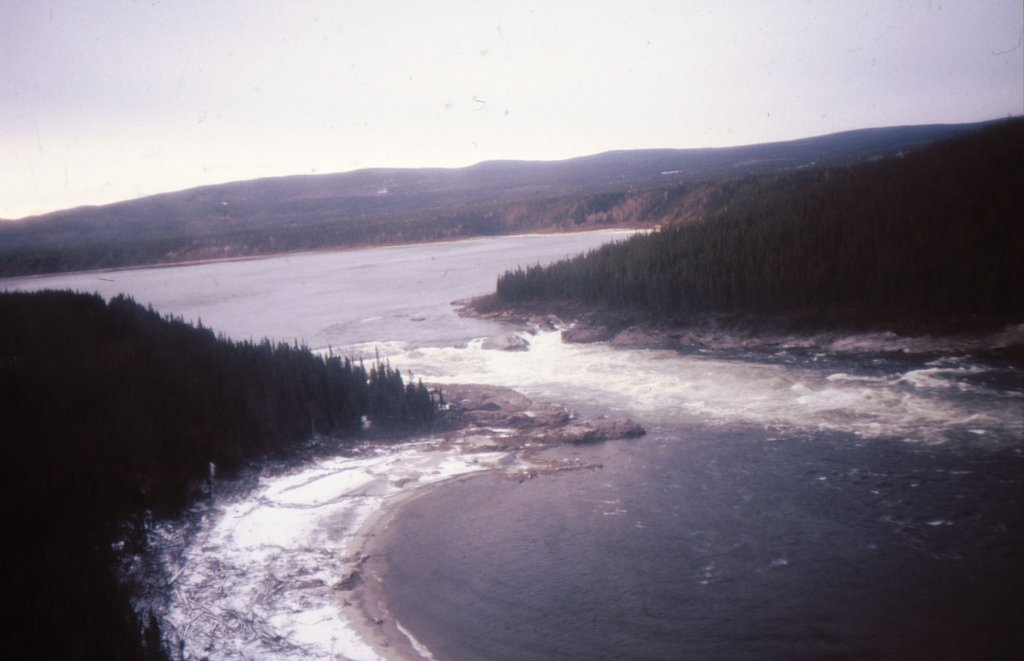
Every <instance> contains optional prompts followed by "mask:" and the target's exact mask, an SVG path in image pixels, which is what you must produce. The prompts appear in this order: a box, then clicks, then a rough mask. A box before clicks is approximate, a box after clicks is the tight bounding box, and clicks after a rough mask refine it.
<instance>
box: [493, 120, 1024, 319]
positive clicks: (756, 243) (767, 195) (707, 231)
mask: <svg viewBox="0 0 1024 661" xmlns="http://www.w3.org/2000/svg"><path fill="white" fill-rule="evenodd" d="M716 193H717V194H718V195H720V196H723V199H722V200H720V202H719V203H718V206H720V210H719V211H717V212H715V213H712V214H710V215H709V216H707V217H706V218H704V219H703V220H702V221H700V222H690V223H672V224H669V225H667V226H665V227H663V228H661V229H660V231H656V232H652V233H649V234H647V235H640V236H634V237H633V238H631V239H629V240H626V241H624V242H621V243H618V244H613V245H608V246H604V247H602V248H599V249H596V250H594V251H591V252H590V253H588V254H586V255H584V256H580V257H577V258H573V259H568V260H564V261H561V262H558V263H555V264H553V265H550V266H547V267H540V266H532V267H528V268H525V269H524V268H519V269H516V270H514V271H510V272H507V273H505V274H504V275H503V276H501V277H500V278H499V279H498V283H497V299H498V301H499V302H500V303H502V304H506V305H509V304H511V305H522V304H528V303H537V302H546V303H552V302H559V301H562V302H572V303H577V304H578V303H583V304H587V305H592V306H598V307H599V308H600V309H604V310H607V311H618V312H621V313H626V314H630V315H633V316H634V317H639V318H643V319H646V320H650V321H656V322H665V323H670V324H682V323H687V322H689V321H693V320H695V319H697V318H699V317H701V316H702V315H707V314H712V313H713V314H718V313H725V314H735V315H747V316H755V317H756V316H762V317H770V316H778V315H798V316H800V317H801V318H803V319H804V320H810V322H811V323H822V324H827V323H834V322H842V323H845V324H849V323H854V324H856V323H866V324H867V323H872V322H875V321H886V320H889V321H891V320H897V321H899V320H913V319H922V320H923V319H940V318H952V317H956V318H958V319H961V320H962V319H967V318H975V319H998V320H1020V319H1022V318H1024V297H1022V296H1021V295H1020V294H1021V292H1022V291H1024V266H1022V259H1021V258H1022V256H1024V215H1022V213H1021V210H1022V209H1024V121H1022V120H1020V119H1016V120H1011V121H1007V122H1005V123H1002V124H999V125H997V126H994V127H990V128H987V129H985V130H983V131H981V132H979V133H977V134H973V135H970V136H967V137H961V138H956V139H953V140H950V141H947V142H943V143H940V144H937V145H934V146H932V147H929V148H926V149H924V150H921V151H918V152H914V153H910V154H907V155H905V156H901V157H897V158H889V159H885V160H882V161H878V162H874V163H869V164H863V165H856V166H850V167H833V168H822V169H813V170H811V169H808V170H803V171H798V172H785V173H774V174H764V175H752V176H746V177H739V178H735V179H733V180H731V181H729V182H728V183H725V184H723V185H721V186H719V187H718V188H717V189H716Z"/></svg>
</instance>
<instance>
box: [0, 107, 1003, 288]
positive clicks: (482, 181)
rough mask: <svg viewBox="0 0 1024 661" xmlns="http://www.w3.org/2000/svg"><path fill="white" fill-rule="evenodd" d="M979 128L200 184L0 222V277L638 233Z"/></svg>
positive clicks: (882, 131) (895, 130) (896, 130)
mask: <svg viewBox="0 0 1024 661" xmlns="http://www.w3.org/2000/svg"><path fill="white" fill-rule="evenodd" d="M989 123H990V122H983V123H977V124H955V125H924V126H903V127H889V128H875V129H863V130H857V131H848V132H843V133H836V134H832V135H826V136H821V137H814V138H807V139H802V140H794V141H787V142H777V143H768V144H759V145H750V146H742V147H728V148H718V149H659V150H630V151H615V152H607V153H603V154H597V155H593V156H584V157H579V158H573V159H568V160H564V161H548V162H540V161H488V162H484V163H479V164H477V165H473V166H470V167H466V168H458V169H367V170H357V171H353V172H346V173H340V174H324V175H303V176H292V177H278V178H269V179H258V180H252V181H242V182H233V183H227V184H219V185H213V186H204V187H200V188H194V189H189V190H185V191H179V192H173V193H164V194H160V195H153V196H149V197H145V198H139V199H135V200H129V201H124V202H118V203H115V204H108V205H103V206H94V207H79V208H75V209H70V210H64V211H58V212H54V213H50V214H46V215H41V216H34V217H29V218H24V219H21V220H16V221H4V222H0V276H14V275H26V274H40V273H51V272H61V271H73V270H90V269H99V268H117V267H126V266H139V265H148V264H163V263H174V262H186V261H195V260H208V259H225V258H234V257H247V256H257V255H267V254H276V253H283V252H293V251H305V250H320V249H329V248H338V247H344V246H356V245H368V244H383V243H403V242H415V241H434V240H447V239H455V238H462V237H469V236H480V235H493V234H507V233H515V232H522V231H545V230H560V231H568V230H574V229H593V228H596V227H601V226H612V225H615V226H650V225H654V224H660V223H664V222H671V221H680V220H687V219H692V218H696V217H701V216H703V215H706V214H707V213H709V212H711V211H714V210H715V207H714V205H715V203H716V197H717V196H716V195H715V191H716V190H717V189H718V187H720V186H721V185H723V184H725V183H727V182H728V181H729V180H730V179H732V178H734V177H737V176H743V175H749V174H756V173H766V172H773V171H781V170H792V169H806V168H813V167H820V166H835V165H843V164H852V163H859V162H865V161H872V160H878V159H881V158H885V157H889V156H893V155H896V154H899V153H906V152H909V151H913V150H915V149H918V148H920V147H923V146H925V145H928V144H931V143H933V142H936V141H938V140H942V139H945V138H949V137H952V136H955V135H959V134H963V133H967V132H971V131H976V130H978V129H980V128H982V127H984V126H985V125H987V124H989Z"/></svg>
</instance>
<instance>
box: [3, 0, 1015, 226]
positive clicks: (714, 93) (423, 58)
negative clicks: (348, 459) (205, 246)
mask: <svg viewBox="0 0 1024 661" xmlns="http://www.w3.org/2000/svg"><path fill="white" fill-rule="evenodd" d="M0 19H2V20H0V26H2V27H0V29H2V28H6V30H4V32H5V34H4V38H3V40H2V42H3V43H2V44H0V59H2V60H3V61H4V63H5V64H4V65H3V76H2V78H0V189H2V190H3V191H4V192H3V194H2V195H0V218H5V219H20V218H24V217H28V216H33V215H39V214H44V213H48V212H52V211H58V210H63V209H68V208H73V207H78V206H85V205H98V204H107V203H112V202H117V201H123V200H128V199H134V198H138V197H145V196H148V195H153V194H159V193H165V192H173V191H178V190H185V189H189V188H194V187H197V186H205V185H213V184H218V183H226V182H231V181H241V180H251V179H258V178H264V177H275V176H291V175H303V174H328V173H339V172H349V171H353V170H359V169H364V168H377V167H380V168H424V167H441V168H452V167H465V166H468V165H472V164H475V163H479V162H483V161H490V160H534V161H550V160H560V159H565V158H574V157H579V156H586V155H591V154H597V153H602V152H606V151H614V150H625V149H663V148H665V149H687V148H703V147H730V146H737V145H748V144H759V143H766V142H778V141H785V140H793V139H800V138H807V137H814V136H819V135H826V134H830V133H837V132H841V131H847V130H857V129H865V128H876V127H884V126H900V125H921V124H959V123H969V122H978V121H986V120H994V119H1003V118H1007V117H1013V116H1019V115H1021V114H1022V113H1024V82H1022V80H1024V49H1022V37H1024V8H1022V7H1021V4H1020V3H1019V2H996V1H992V2H943V3H941V4H940V3H937V2H932V3H930V2H896V3H894V2H858V3H844V4H842V5H836V4H835V3H828V2H795V1H792V2H777V3H771V4H766V5H762V4H751V3H745V2H741V1H736V2H727V3H703V2H644V3H618V2H603V3H586V4H579V3H568V4H562V3H560V4H558V5H557V6H554V7H552V6H549V5H547V4H543V3H538V4H531V3H524V4H521V5H516V6H515V7H507V6H502V5H500V4H497V3H489V2H483V3H472V2H445V3H440V4H436V5H433V6H432V7H430V8H427V7H424V6H420V5H406V4H403V3H400V2H393V3H388V2H385V3H374V4H372V5H371V4H370V3H356V4H353V5H351V6H342V5H339V4H338V3H329V2H308V3H301V4H296V5H282V4H279V3H274V2H224V3H217V4H215V5H211V6H207V5H205V4H203V3H198V2H185V3H159V2H157V3H151V4H148V5H145V6H143V5H140V4H139V3H131V2H111V3H105V4H103V5H102V6H101V7H99V8H97V7H87V6H80V5H77V4H73V3H63V2H55V3H50V4H44V3H38V2H25V1H22V0H14V1H13V2H7V3H5V4H4V5H3V7H2V8H0Z"/></svg>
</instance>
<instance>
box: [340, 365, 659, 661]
mask: <svg viewBox="0 0 1024 661" xmlns="http://www.w3.org/2000/svg"><path fill="white" fill-rule="evenodd" d="M444 392H445V397H446V398H447V400H448V402H449V405H450V406H451V410H450V412H449V424H451V426H452V427H453V428H454V429H453V431H452V432H449V433H448V434H445V435H444V436H445V438H444V441H443V445H445V446H447V447H459V448H460V449H461V452H463V453H470V454H471V453H475V452H491V451H495V450H497V451H503V452H508V453H509V454H508V456H507V459H505V460H503V461H501V462H500V468H499V469H498V470H499V472H500V473H501V474H503V475H504V476H505V477H507V478H508V479H513V480H520V481H521V480H525V479H532V478H534V477H536V476H537V475H539V474H542V473H554V472H560V471H566V470H592V469H595V468H599V466H591V465H588V464H582V463H580V462H579V460H578V458H575V457H573V456H570V455H569V454H567V453H560V452H559V448H561V447H564V446H565V445H566V444H569V445H572V444H582V443H592V442H599V441H602V440H609V439H611V438H629V437H636V436H640V435H642V434H643V433H644V432H643V429H642V428H640V427H639V426H638V425H636V424H635V423H632V422H631V421H628V420H608V419H602V420H583V421H581V420H577V419H575V418H574V416H573V415H572V414H570V413H569V412H568V411H566V410H565V409H564V408H563V407H561V406H559V405H555V404H535V403H534V402H532V401H530V400H529V399H528V398H526V397H525V396H523V395H522V394H520V393H518V392H516V391H514V390H510V389H508V388H501V387H497V386H484V385H457V386H445V387H444ZM494 472H495V469H494V468H489V469H483V470H481V471H478V472H473V473H463V474H459V475H456V476H453V477H450V478H448V479H445V480H440V481H434V482H431V483H429V484H424V485H421V486H418V487H412V488H405V489H402V490H401V491H399V492H398V493H396V494H394V495H392V496H390V497H389V498H387V499H386V501H385V502H384V503H383V505H382V506H381V507H379V508H378V509H377V510H376V511H375V512H374V513H373V514H372V515H370V517H369V518H367V519H366V521H365V522H364V523H363V525H362V526H361V527H360V528H359V530H358V531H357V532H356V533H355V538H356V539H357V540H358V541H357V544H358V546H359V548H360V552H359V561H358V567H357V568H356V569H355V570H354V571H353V572H352V573H351V574H350V575H349V576H347V577H346V578H345V579H343V584H344V588H346V589H344V590H343V595H344V596H343V597H342V604H343V606H345V607H346V608H349V607H351V609H352V612H350V613H349V622H350V624H351V625H352V627H353V629H354V631H355V633H356V635H357V636H358V637H359V638H360V639H361V640H362V641H364V642H365V643H366V644H367V645H369V646H370V647H371V648H372V649H373V650H374V652H375V653H376V654H378V655H379V656H380V657H381V658H384V659H423V658H427V659H432V658H434V657H433V656H432V655H431V653H430V651H429V650H428V649H427V648H426V647H425V646H423V645H422V644H421V643H420V642H419V641H417V640H416V639H415V637H414V635H413V634H412V632H410V631H408V630H407V629H405V628H404V627H403V626H402V625H401V623H400V622H399V621H398V620H397V619H396V618H395V617H393V616H392V614H391V612H390V611H389V610H388V605H387V599H386V596H385V593H384V581H385V580H386V575H387V570H388V564H387V542H386V539H385V538H386V534H385V533H386V532H387V529H388V527H389V526H390V525H391V524H392V523H393V522H394V521H395V519H396V518H397V517H398V516H399V514H400V513H401V510H402V508H403V506H405V505H406V504H408V503H410V502H411V501H413V500H415V499H417V498H420V497H422V496H423V495H425V494H427V493H430V492H433V491H434V490H435V489H438V488H442V487H443V486H444V485H446V484H449V483H452V482H456V481H463V480H468V479H472V478H473V477H476V476H479V475H481V474H483V473H487V474H493V473H494Z"/></svg>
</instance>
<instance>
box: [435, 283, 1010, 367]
mask: <svg viewBox="0 0 1024 661" xmlns="http://www.w3.org/2000/svg"><path fill="white" fill-rule="evenodd" d="M453 304H454V305H456V306H457V308H458V313H459V314H460V315H462V316H465V317H473V318H477V319H488V320H492V321H498V322H502V323H506V324H511V325H513V326H516V327H519V328H520V329H521V330H526V331H531V332H532V331H535V330H536V329H549V330H560V331H561V333H562V341H563V342H567V343H573V344H593V343H607V344H608V345H609V346H612V347H614V348H617V349H651V350H671V351H677V352H680V353H692V352H703V351H715V350H737V349H738V350H748V349H756V350H783V349H802V350H810V351H826V352H836V353H846V352H848V353H858V352H863V351H877V352H893V353H903V354H927V353H936V352H957V353H971V354H979V355H985V354H992V355H994V356H997V357H1003V358H1009V359H1010V360H1012V361H1015V362H1020V363H1024V323H1020V322H1019V321H1014V320H1007V319H973V318H970V319H969V318H963V319H944V320H911V319H906V320H895V321H892V322H891V323H883V322H879V321H873V322H870V323H865V324H863V325H856V324H853V323H843V320H835V321H828V320H825V321H819V320H814V319H812V318H811V317H809V316H808V315H806V314H805V315H793V316H792V317H787V316H783V315H776V316H767V315H760V316H759V315H742V314H704V315H700V316H695V317H694V318H693V320H692V321H690V322H688V323H683V324H668V323H665V322H659V321H653V320H651V319H649V318H647V317H645V316H643V315H641V314H639V313H631V312H620V311H614V310H612V311H609V310H603V309H601V308H599V307H595V306H588V305H582V304H579V303H575V302H571V301H570V302H565V301H557V302H539V303H532V304H521V305H515V304H505V303H500V302H499V301H498V300H497V298H496V296H495V295H494V294H487V295H485V296H480V297H476V298H471V299H464V300H460V301H455V302H454V303H453Z"/></svg>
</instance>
